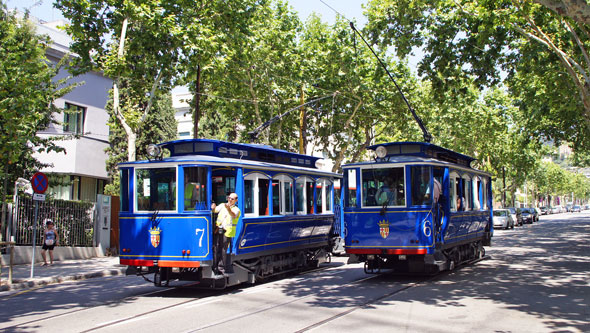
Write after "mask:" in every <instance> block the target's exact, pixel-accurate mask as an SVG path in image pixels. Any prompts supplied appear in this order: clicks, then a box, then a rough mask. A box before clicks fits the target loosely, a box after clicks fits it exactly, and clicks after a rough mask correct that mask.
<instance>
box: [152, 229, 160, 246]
mask: <svg viewBox="0 0 590 333" xmlns="http://www.w3.org/2000/svg"><path fill="white" fill-rule="evenodd" d="M160 233H161V230H160V228H156V227H153V228H151V229H150V241H151V243H152V246H153V247H158V245H160Z"/></svg>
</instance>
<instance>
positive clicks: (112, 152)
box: [105, 85, 178, 195]
mask: <svg viewBox="0 0 590 333" xmlns="http://www.w3.org/2000/svg"><path fill="white" fill-rule="evenodd" d="M123 87H124V85H123ZM125 91H126V90H125V89H124V88H123V89H122V97H123V99H124V98H125ZM153 108H154V110H153V112H150V113H149V114H148V116H147V118H146V121H145V122H144V123H142V127H141V128H139V131H138V137H137V147H138V148H137V158H138V159H146V158H147V157H148V155H147V152H146V148H147V146H148V145H149V144H150V143H160V142H165V141H171V140H174V139H176V137H177V134H176V129H177V126H178V125H177V122H176V119H175V118H174V114H175V110H174V108H173V107H172V97H171V96H170V94H166V95H163V94H159V95H158V96H156V98H155V101H154V106H153ZM107 110H108V111H109V113H110V119H109V128H110V131H109V144H110V145H109V147H108V148H107V149H106V152H107V154H108V159H107V161H106V164H107V171H108V173H109V177H110V180H111V182H110V184H108V185H106V187H105V193H106V194H109V195H119V184H120V183H119V173H118V172H117V164H119V163H122V162H125V161H127V156H128V153H127V142H126V140H124V138H125V134H124V130H123V128H122V127H121V125H120V123H119V122H118V120H117V118H116V116H115V115H114V114H113V112H112V103H109V104H108V105H107Z"/></svg>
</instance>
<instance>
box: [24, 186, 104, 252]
mask: <svg viewBox="0 0 590 333" xmlns="http://www.w3.org/2000/svg"><path fill="white" fill-rule="evenodd" d="M93 210H94V203H90V202H78V201H66V200H47V201H40V202H39V209H38V212H37V236H36V241H35V243H36V244H35V245H42V240H43V230H44V227H45V225H44V222H45V220H47V219H51V220H52V221H53V222H54V224H55V229H56V230H57V233H58V235H59V245H60V246H92V245H93V244H92V239H93V230H94V222H93V221H94V220H93ZM34 218H35V202H34V201H33V199H32V198H31V197H28V196H19V197H18V199H17V202H16V214H14V215H13V219H14V221H13V225H14V229H13V232H14V238H15V242H16V245H32V243H33V223H34Z"/></svg>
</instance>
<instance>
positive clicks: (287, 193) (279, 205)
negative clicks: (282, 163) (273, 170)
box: [272, 175, 293, 215]
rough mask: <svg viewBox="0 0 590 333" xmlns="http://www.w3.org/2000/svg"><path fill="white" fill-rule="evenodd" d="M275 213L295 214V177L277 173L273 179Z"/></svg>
mask: <svg viewBox="0 0 590 333" xmlns="http://www.w3.org/2000/svg"><path fill="white" fill-rule="evenodd" d="M272 205H273V206H272V207H273V208H272V211H273V215H285V214H293V179H292V178H291V177H289V176H286V175H277V176H275V177H274V178H273V181H272Z"/></svg>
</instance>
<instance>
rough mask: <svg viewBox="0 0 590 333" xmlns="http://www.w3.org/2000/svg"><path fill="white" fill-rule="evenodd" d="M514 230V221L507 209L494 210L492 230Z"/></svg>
mask: <svg viewBox="0 0 590 333" xmlns="http://www.w3.org/2000/svg"><path fill="white" fill-rule="evenodd" d="M495 227H500V228H504V229H508V228H511V229H514V220H513V219H512V216H511V215H510V211H509V210H508V209H494V228H495Z"/></svg>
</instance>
